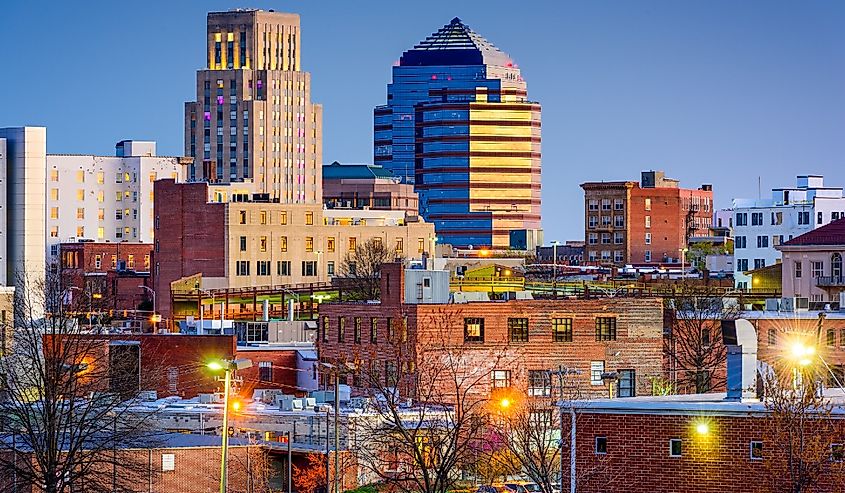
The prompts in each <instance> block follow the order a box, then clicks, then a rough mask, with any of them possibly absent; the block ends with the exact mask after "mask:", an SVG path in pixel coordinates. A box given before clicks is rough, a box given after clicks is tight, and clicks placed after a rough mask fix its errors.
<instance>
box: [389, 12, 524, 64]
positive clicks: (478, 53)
mask: <svg viewBox="0 0 845 493" xmlns="http://www.w3.org/2000/svg"><path fill="white" fill-rule="evenodd" d="M399 64H400V65H401V66H448V65H495V66H500V67H512V66H513V61H512V60H511V58H510V57H509V56H508V55H507V53H504V52H503V51H501V50H500V49H498V48H496V47H495V46H494V45H493V43H491V42H490V41H487V40H486V39H484V38H483V37H482V36H480V35H479V34H477V33H476V32H475V31H473V30H472V29H470V27H469V26H467V25H466V24H464V23H463V21H461V19H459V18H457V17H455V18H454V19H452V21H451V22H449V24H446V25H445V26H443V27H442V28H440V29H439V30H437V31H436V32H434V33H432V34H431V35H430V36H428V37H427V38H425V39H424V40H422V41H420V42H419V43H417V45H416V46H414V47H413V48H412V49H410V50H408V51H406V52H405V53H403V54H402V58H401V59H400V60H399Z"/></svg>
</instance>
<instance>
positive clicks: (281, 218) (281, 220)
mask: <svg viewBox="0 0 845 493" xmlns="http://www.w3.org/2000/svg"><path fill="white" fill-rule="evenodd" d="M287 223H288V213H287V212H285V211H282V212H281V213H280V215H279V224H281V225H282V226H284V225H285V224H287Z"/></svg>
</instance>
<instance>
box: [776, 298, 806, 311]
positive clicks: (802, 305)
mask: <svg viewBox="0 0 845 493" xmlns="http://www.w3.org/2000/svg"><path fill="white" fill-rule="evenodd" d="M780 309H781V311H784V312H806V311H807V310H809V309H810V298H803V297H794V298H783V299H782V300H781V302H780Z"/></svg>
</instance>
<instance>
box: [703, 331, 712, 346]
mask: <svg viewBox="0 0 845 493" xmlns="http://www.w3.org/2000/svg"><path fill="white" fill-rule="evenodd" d="M701 345H702V346H704V347H708V346H710V329H708V328H706V327H705V328H703V329H701Z"/></svg>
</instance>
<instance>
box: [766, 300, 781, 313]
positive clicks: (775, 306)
mask: <svg viewBox="0 0 845 493" xmlns="http://www.w3.org/2000/svg"><path fill="white" fill-rule="evenodd" d="M766 311H767V312H776V311H780V300H779V299H777V298H767V299H766Z"/></svg>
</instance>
